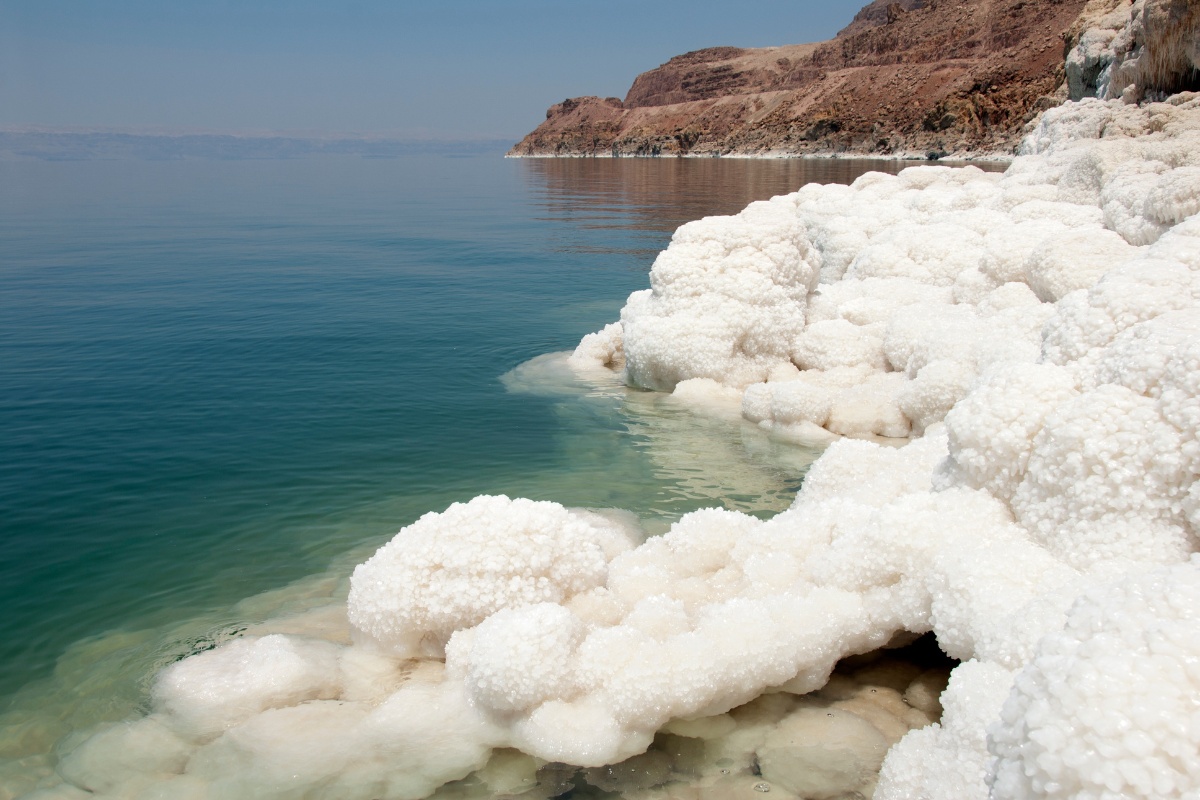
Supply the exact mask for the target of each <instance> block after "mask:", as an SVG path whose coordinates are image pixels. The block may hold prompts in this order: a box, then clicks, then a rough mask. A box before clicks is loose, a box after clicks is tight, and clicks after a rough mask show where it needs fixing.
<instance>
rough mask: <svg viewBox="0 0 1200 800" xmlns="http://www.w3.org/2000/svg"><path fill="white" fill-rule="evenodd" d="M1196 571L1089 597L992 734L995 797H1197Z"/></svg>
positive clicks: (1180, 570)
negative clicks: (997, 758) (996, 758)
mask: <svg viewBox="0 0 1200 800" xmlns="http://www.w3.org/2000/svg"><path fill="white" fill-rule="evenodd" d="M1198 609H1200V562H1197V561H1196V560H1195V559H1194V558H1193V559H1192V561H1190V562H1189V563H1184V564H1179V565H1176V566H1173V567H1169V568H1166V569H1161V570H1156V571H1152V572H1148V573H1143V574H1141V575H1136V576H1134V577H1131V578H1129V579H1127V580H1123V581H1119V582H1117V583H1116V584H1113V585H1110V586H1108V587H1105V588H1103V589H1097V590H1095V591H1093V592H1089V593H1087V594H1086V595H1084V596H1083V597H1082V598H1081V599H1080V600H1079V602H1077V603H1076V604H1075V606H1074V608H1072V609H1071V613H1070V615H1069V617H1068V618H1067V623H1066V626H1065V627H1064V628H1063V630H1062V631H1060V632H1057V633H1053V634H1051V635H1049V636H1047V637H1046V638H1045V639H1044V640H1043V641H1042V643H1041V645H1040V646H1039V647H1038V652H1037V655H1036V657H1035V658H1034V659H1033V661H1032V663H1030V664H1029V666H1027V667H1026V668H1025V669H1024V670H1023V671H1022V672H1021V673H1020V674H1019V675H1017V678H1016V684H1015V687H1014V689H1013V691H1012V693H1011V694H1010V695H1009V697H1008V699H1007V701H1006V702H1005V704H1004V709H1003V711H1002V712H1001V714H1000V722H999V724H998V725H996V726H995V727H994V728H993V729H992V740H993V743H992V750H993V752H994V753H995V754H996V755H997V756H999V760H998V763H997V765H996V768H995V770H996V778H995V783H994V787H993V788H994V791H995V793H996V794H997V795H998V796H1001V797H1131V798H1159V797H1186V796H1192V795H1194V793H1195V791H1196V787H1197V786H1198V785H1200V730H1198V729H1197V720H1196V712H1195V699H1196V687H1197V685H1200V669H1198V667H1197V665H1198V664H1200V637H1198V636H1197V635H1196V634H1197V630H1198V629H1200V618H1198V615H1200V612H1198Z"/></svg>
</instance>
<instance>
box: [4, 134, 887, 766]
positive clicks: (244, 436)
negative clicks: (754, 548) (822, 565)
mask: <svg viewBox="0 0 1200 800" xmlns="http://www.w3.org/2000/svg"><path fill="white" fill-rule="evenodd" d="M899 166H900V165H898V164H896V163H894V162H892V163H889V162H877V163H874V164H871V163H870V162H849V161H833V162H829V161H826V162H814V161H776V162H761V161H730V160H721V161H716V160H661V161H659V160H654V161H650V160H624V161H611V160H597V161H593V160H569V161H512V160H504V159H502V158H499V157H498V156H492V157H472V158H448V157H444V158H428V157H423V158H419V157H413V158H398V159H387V160H366V159H357V158H345V159H336V158H329V159H312V160H296V161H240V162H219V161H212V162H187V161H179V162H134V161H120V162H65V163H64V162H57V163H46V162H28V163H2V164H0V452H2V453H3V458H2V459H0V526H2V532H0V553H2V555H0V607H2V608H3V609H4V610H5V613H4V614H3V615H0V701H3V702H4V703H6V704H7V703H9V702H10V700H11V698H12V697H13V695H14V693H15V692H17V691H18V689H20V688H21V687H23V686H26V685H29V684H31V683H32V684H33V685H34V686H37V685H39V684H40V685H43V686H44V687H51V689H52V690H53V691H54V692H57V693H59V694H62V693H63V692H64V691H67V690H66V689H64V688H62V687H63V686H65V685H66V684H68V683H69V684H71V687H72V688H71V689H70V691H72V692H78V693H79V695H80V696H81V697H84V696H86V695H87V694H88V692H89V691H92V693H93V695H97V696H99V695H102V694H104V693H105V692H107V691H109V690H108V689H106V688H104V686H100V687H99V688H95V689H91V690H89V688H88V687H87V686H86V683H87V679H86V676H87V674H88V673H87V664H86V663H84V664H83V666H80V663H79V662H81V661H83V662H86V661H87V660H88V659H90V658H92V657H93V656H92V655H87V653H88V652H89V651H88V650H87V648H86V644H87V642H88V641H89V640H90V641H99V640H100V639H101V638H103V640H104V641H106V642H121V641H125V640H124V639H122V636H124V635H125V634H126V633H128V641H129V642H131V643H132V644H130V645H129V647H131V648H133V649H134V650H136V649H137V647H139V646H143V645H139V644H138V642H142V641H144V639H140V638H139V637H138V635H136V632H138V631H146V630H153V629H160V630H168V629H172V628H173V627H174V626H178V625H181V624H183V623H184V622H185V621H186V620H189V619H226V620H228V621H229V623H230V624H236V623H237V622H238V621H239V620H238V619H236V616H237V615H236V614H233V613H231V612H230V609H231V608H232V607H233V606H234V604H235V603H236V602H237V601H239V600H241V599H243V598H247V597H250V596H252V595H256V594H259V593H262V592H266V591H269V590H272V589H276V588H279V587H283V586H285V585H287V584H288V583H289V582H292V581H296V580H297V579H300V578H302V577H303V576H305V575H310V574H313V573H318V572H321V571H323V570H326V569H328V567H329V565H330V563H331V562H332V561H334V560H337V559H339V558H341V559H343V560H344V559H345V558H346V556H345V554H347V553H359V552H369V550H370V548H373V547H375V546H377V545H379V544H380V543H382V542H383V541H385V540H386V539H387V538H388V537H390V536H391V535H392V534H394V533H395V531H397V530H398V529H399V528H401V527H403V526H404V525H406V524H408V523H409V522H411V521H412V520H413V519H415V518H416V517H417V516H419V515H420V514H422V513H424V512H426V511H429V510H440V509H443V508H445V507H446V506H447V505H449V504H450V503H451V502H454V501H458V500H466V499H468V498H470V497H472V496H474V495H476V494H480V493H492V494H495V493H507V494H510V495H522V496H528V497H533V498H537V499H552V500H557V501H559V502H562V503H564V504H567V505H580V506H590V507H610V506H611V507H619V508H626V509H630V510H632V511H634V512H636V513H638V514H639V515H642V516H643V517H644V518H646V519H647V520H648V521H649V522H648V524H649V526H650V527H651V528H653V524H654V521H655V520H658V521H666V520H670V519H673V518H675V517H677V516H678V515H679V514H681V513H684V512H686V511H688V510H690V509H693V508H697V507H700V506H705V505H712V504H713V503H717V502H724V503H725V504H727V505H730V506H732V507H738V508H744V509H746V510H749V511H752V512H756V513H769V512H771V511H775V510H779V509H781V508H783V507H786V505H787V503H788V501H789V499H790V496H791V494H792V493H794V491H795V489H796V488H797V487H798V486H799V483H800V480H801V479H802V475H803V470H804V466H805V465H806V464H807V463H808V462H809V461H810V460H811V458H812V455H813V454H811V453H806V452H803V451H798V450H796V449H794V448H790V447H788V446H786V445H782V444H780V443H777V442H772V441H770V440H768V439H766V438H765V437H763V436H761V435H760V434H758V433H757V432H756V431H755V429H753V428H752V427H750V426H747V425H743V424H739V423H737V422H732V421H727V422H721V421H716V420H699V419H698V418H696V417H694V416H693V415H691V414H688V413H687V412H685V411H682V410H680V409H678V408H675V407H673V406H671V405H670V404H669V403H668V402H664V398H662V397H660V396H657V395H651V394H648V393H641V392H631V391H626V390H623V389H621V388H620V387H616V386H609V387H606V388H605V387H600V388H597V387H589V386H585V385H582V384H576V385H571V384H570V382H569V381H567V382H566V383H562V382H561V381H560V382H559V383H557V384H554V385H552V386H546V385H540V384H539V383H538V382H537V381H533V382H532V383H531V382H530V381H529V380H528V379H527V375H526V373H520V374H519V375H518V378H519V379H516V380H514V379H511V378H510V379H509V380H507V381H502V380H501V378H502V376H504V375H505V374H506V373H508V372H509V371H510V370H512V369H513V368H514V367H517V366H518V365H521V364H523V363H524V362H527V361H528V360H530V359H531V358H534V357H535V356H538V355H540V354H544V353H550V352H554V351H562V350H569V349H571V348H573V347H574V345H575V344H576V343H577V342H578V340H579V338H580V337H581V336H582V335H583V334H585V333H588V332H590V331H593V330H596V329H598V328H600V327H602V326H603V325H604V324H605V323H607V322H609V321H611V320H613V319H616V317H617V315H618V312H619V309H620V307H621V305H622V303H623V301H624V299H625V297H626V296H627V295H628V293H629V292H630V291H633V290H636V289H640V288H644V287H645V286H646V285H647V283H646V272H647V270H648V268H649V266H650V263H651V262H652V260H653V257H654V255H655V253H656V252H657V251H658V250H660V249H662V248H663V247H665V246H666V244H667V242H668V240H669V237H670V233H671V231H673V230H674V228H675V227H677V226H678V225H679V224H681V223H682V222H684V221H687V220H689V219H694V218H697V217H700V216H704V215H707V214H714V213H733V212H736V211H737V210H739V209H741V208H742V207H743V206H745V205H746V203H748V202H749V201H751V200H754V199H757V198H765V197H770V196H771V195H774V194H779V193H782V192H786V191H791V190H794V189H796V188H798V187H799V186H801V185H802V184H804V183H807V182H809V181H812V180H820V181H823V182H824V181H834V180H837V181H848V180H850V179H852V178H853V177H854V176H856V175H857V174H859V173H861V172H862V171H864V170H865V169H866V168H868V167H871V168H876V169H886V170H889V171H895V169H897V168H898V167H899ZM534 372H536V371H534ZM551 383H553V381H551ZM81 643H82V645H81ZM114 646H115V645H114ZM81 647H83V649H82V650H81V649H80V648H81ZM105 647H109V645H105ZM110 649H111V648H110ZM64 653H67V654H71V653H74V655H73V656H71V655H69V656H68V658H67V660H68V661H71V662H72V664H71V666H70V669H69V670H68V667H67V666H66V665H65V662H64V663H59V667H58V669H59V673H60V675H59V681H60V683H59V684H57V685H58V686H59V688H57V689H53V687H54V686H55V685H56V684H54V683H53V677H52V673H53V671H54V669H55V665H56V662H59V660H60V659H62V658H63V657H64ZM80 653H83V654H84V655H80ZM134 661H135V662H137V659H134ZM137 663H142V662H137ZM68 672H70V675H71V678H70V680H69V681H68V680H67V679H66V678H64V677H63V676H64V675H66V674H67V673H68ZM79 676H84V677H82V678H81V677H79ZM131 680H132V678H131ZM81 684H82V685H81ZM29 691H30V689H28V688H27V689H26V690H25V692H26V693H28V692H29ZM43 696H44V693H43ZM18 697H19V695H18ZM39 702H41V701H39ZM80 702H82V701H80ZM113 702H114V706H113V708H114V709H117V706H119V703H116V702H115V701H113ZM2 707H3V706H0V708H2ZM119 710H120V709H117V711H119ZM117 711H114V712H113V713H117ZM55 713H57V714H60V716H61V715H65V714H66V712H55ZM103 715H104V712H103V711H101V712H98V716H100V717H102V716H103ZM10 738H11V737H10ZM17 750H18V751H19V750H20V748H17Z"/></svg>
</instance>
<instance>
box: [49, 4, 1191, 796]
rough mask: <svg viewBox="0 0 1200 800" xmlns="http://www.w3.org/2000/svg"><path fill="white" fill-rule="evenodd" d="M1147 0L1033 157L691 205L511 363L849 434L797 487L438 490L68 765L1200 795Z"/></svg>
mask: <svg viewBox="0 0 1200 800" xmlns="http://www.w3.org/2000/svg"><path fill="white" fill-rule="evenodd" d="M1160 5H1161V4H1160ZM1155 6H1156V4H1155V2H1154V0H1149V1H1148V2H1143V0H1138V2H1136V3H1135V4H1134V5H1133V10H1132V12H1125V11H1124V10H1123V13H1125V14H1129V13H1131V16H1128V17H1126V19H1127V20H1128V21H1127V22H1126V23H1125V26H1126V27H1125V28H1122V29H1120V30H1116V31H1115V33H1114V35H1113V36H1110V37H1109V38H1108V39H1107V40H1106V41H1107V42H1108V43H1109V44H1110V45H1112V58H1113V59H1115V60H1114V61H1113V63H1112V64H1111V65H1110V66H1111V67H1112V69H1111V70H1110V71H1109V73H1108V74H1109V75H1111V76H1115V77H1121V76H1127V77H1131V80H1130V83H1129V84H1128V85H1126V86H1124V87H1122V86H1121V85H1120V84H1119V83H1118V84H1116V91H1109V89H1111V88H1112V86H1111V85H1109V87H1108V88H1106V90H1105V91H1106V93H1107V94H1112V95H1115V96H1121V97H1123V99H1113V100H1107V101H1106V100H1102V99H1089V100H1084V101H1082V102H1078V103H1067V104H1065V105H1063V106H1061V107H1059V108H1055V109H1051V110H1049V111H1047V112H1045V113H1044V115H1043V116H1042V117H1041V119H1040V121H1039V122H1038V124H1037V125H1036V127H1035V128H1034V129H1033V130H1032V131H1031V133H1030V134H1029V135H1028V136H1027V137H1026V139H1025V141H1024V143H1023V144H1022V147H1021V151H1020V154H1019V156H1018V157H1017V158H1016V159H1015V160H1014V162H1013V164H1012V165H1011V167H1010V168H1009V169H1008V170H1007V171H1006V172H1005V173H1004V174H1003V175H990V174H987V173H984V172H983V171H981V170H978V169H975V168H971V167H967V168H962V169H953V168H949V167H937V166H924V167H916V168H911V169H908V170H905V171H904V172H902V173H901V174H899V175H898V176H890V175H884V174H880V173H869V174H867V175H865V176H863V177H862V178H859V179H858V180H856V181H855V182H854V183H853V184H852V185H850V186H838V185H819V184H810V185H808V186H805V187H804V188H802V189H801V190H800V191H798V192H795V193H793V194H790V195H784V196H780V197H776V198H773V199H772V200H770V201H763V202H757V203H753V204H751V205H750V206H749V207H747V208H746V209H745V210H744V211H742V212H741V213H739V214H737V215H736V216H731V217H711V218H707V219H703V220H699V221H696V222H692V223H689V224H687V225H684V226H683V227H681V228H680V229H679V230H678V231H677V232H676V233H675V235H674V237H673V238H672V241H671V245H670V247H668V249H667V250H665V251H663V252H662V253H661V254H660V255H659V256H658V258H657V259H656V261H655V264H654V267H653V269H652V271H651V276H650V284H651V288H650V289H647V290H643V291H638V292H635V293H634V294H632V295H631V296H630V298H629V300H628V301H627V303H626V305H625V307H624V309H623V310H622V313H621V319H620V321H619V322H614V323H612V324H610V325H608V326H607V327H605V328H604V329H602V330H600V331H598V332H596V333H595V334H591V335H589V336H587V337H585V338H584V339H583V341H582V342H580V345H579V347H578V348H577V349H576V350H575V352H574V354H573V355H572V356H570V357H569V358H566V359H563V358H560V359H557V360H553V361H551V360H546V361H542V362H539V363H538V364H537V366H536V369H535V368H534V366H532V365H531V366H530V367H529V370H530V372H531V373H532V374H527V375H525V376H524V377H523V378H522V379H521V380H523V381H526V382H532V383H538V382H539V380H540V381H541V382H543V383H548V384H552V383H553V382H554V380H555V378H554V377H553V376H554V374H555V372H556V370H557V371H558V372H559V373H560V374H561V373H563V372H565V373H567V374H568V375H570V376H575V377H576V378H578V379H581V380H584V381H590V382H592V383H593V385H595V386H596V387H597V390H598V391H600V390H603V387H606V386H609V387H611V386H612V385H613V382H614V381H616V380H624V381H626V382H629V383H631V384H634V385H635V386H640V387H644V388H647V389H653V390H656V391H658V392H661V393H667V392H669V393H670V397H671V398H673V400H674V402H676V403H679V404H685V405H688V406H690V407H691V408H693V409H695V413H696V414H697V416H698V417H702V416H705V415H707V416H717V415H722V414H735V415H740V416H741V417H742V418H744V419H746V420H748V421H750V422H753V423H754V424H756V425H757V426H758V427H759V428H760V429H762V430H764V431H769V432H771V433H772V434H773V435H775V436H779V437H785V438H789V439H792V440H798V441H804V442H828V443H829V444H828V447H827V449H826V450H825V451H824V453H823V454H822V455H821V457H820V458H819V459H818V460H817V461H816V462H815V463H814V464H813V465H812V467H811V469H810V471H809V473H808V475H807V477H806V479H805V481H804V484H803V486H802V487H801V489H800V491H799V492H798V494H797V495H796V498H795V500H794V502H792V504H791V505H790V507H789V508H788V509H787V510H785V511H782V512H781V513H779V514H777V515H775V516H773V517H770V518H769V519H765V520H764V519H760V518H757V517H754V516H751V515H748V514H745V513H741V512H739V511H736V510H732V509H729V508H709V509H702V510H699V511H695V512H693V513H690V514H687V515H685V516H684V517H683V518H681V519H680V520H679V521H678V522H676V523H674V524H673V525H672V526H671V527H670V529H669V530H668V531H666V532H665V533H663V534H662V535H660V536H654V537H650V538H645V537H644V531H641V530H640V529H639V528H638V526H637V525H636V524H634V522H633V521H632V520H630V519H629V517H628V516H626V515H622V514H620V513H617V512H596V511H586V510H581V509H569V508H566V507H564V506H562V505H559V504H557V503H553V502H547V501H533V500H527V499H519V498H517V499H511V498H509V497H504V496H480V497H476V498H475V499H473V500H471V501H469V502H464V503H455V504H453V505H451V506H450V507H449V508H447V509H445V510H442V511H436V512H430V513H429V514H427V515H425V516H423V517H422V518H421V519H419V520H418V521H417V522H415V523H413V524H412V525H410V526H409V527H407V528H406V529H405V530H403V531H401V533H400V534H398V535H397V536H396V537H395V538H394V539H393V540H392V541H391V542H389V543H388V544H386V545H385V546H384V547H382V548H380V549H379V550H378V551H377V552H376V553H375V554H374V555H373V556H371V557H370V558H369V559H367V560H366V561H364V562H363V563H361V564H360V565H359V566H357V567H356V568H355V569H354V571H353V575H352V577H351V578H350V586H349V593H348V600H347V602H346V604H345V605H344V606H341V605H340V604H333V605H330V604H322V603H314V606H313V608H312V609H311V610H309V611H308V612H306V613H303V614H299V615H293V616H290V617H288V618H286V619H283V620H278V621H276V622H273V623H272V624H270V625H264V626H262V627H261V628H260V629H256V630H247V631H244V632H243V634H244V635H242V636H241V637H240V638H237V639H235V640H233V641H230V642H227V643H224V644H221V645H220V646H218V647H215V648H213V649H211V650H208V651H206V652H202V653H199V654H197V655H193V656H191V657H189V658H185V659H183V660H181V661H179V662H177V663H175V664H173V665H171V666H169V667H167V668H166V669H165V670H163V672H162V673H161V674H160V675H159V676H158V677H157V678H156V680H155V681H154V684H153V687H152V689H151V692H150V694H151V702H150V704H149V707H148V708H147V713H146V714H145V715H143V716H141V717H139V718H137V719H135V720H132V721H129V722H126V723H121V724H117V725H112V726H109V727H107V728H104V729H102V730H100V731H98V732H96V733H94V734H93V735H91V736H90V737H86V738H82V737H81V738H79V739H77V740H75V741H72V742H70V743H69V746H66V747H64V750H63V757H62V760H61V762H60V765H59V773H60V774H61V775H62V776H63V777H64V778H65V779H66V780H67V781H68V783H63V784H61V785H60V786H59V787H57V788H54V789H49V790H47V791H48V794H44V795H43V796H58V797H81V796H88V795H89V793H90V794H92V795H95V794H99V795H101V796H104V795H109V796H114V797H121V796H144V797H154V796H168V797H299V796H308V797H338V798H364V799H365V798H378V797H389V798H421V797H428V796H438V797H472V796H495V795H506V796H513V795H516V796H522V797H530V798H534V797H551V796H557V795H559V794H562V793H563V792H565V791H568V790H569V789H568V786H569V785H570V783H571V781H570V777H569V776H570V774H571V773H572V772H573V768H574V767H582V768H585V769H587V770H588V771H589V772H588V774H589V775H592V776H593V779H594V782H593V783H592V787H593V788H592V789H585V790H583V791H584V793H585V795H586V793H588V792H593V791H594V793H595V794H597V795H600V796H603V793H604V792H610V793H612V792H619V793H620V796H623V797H635V798H666V797H738V796H745V797H751V796H762V794H763V793H767V792H769V796H770V797H780V796H782V797H785V798H800V797H805V798H834V797H847V796H855V794H857V795H859V796H862V795H868V794H874V796H875V797H881V798H909V797H913V798H916V797H937V798H967V797H987V796H989V795H991V796H995V797H1087V798H1102V797H1146V798H1150V797H1194V796H1196V794H1197V792H1200V727H1198V725H1200V712H1198V711H1197V703H1198V702H1200V699H1198V698H1200V618H1198V614H1200V611H1198V610H1197V609H1200V557H1198V556H1197V555H1196V551H1197V550H1198V549H1200V482H1198V481H1197V478H1198V477H1200V444H1198V439H1197V432H1198V431H1200V306H1198V303H1200V279H1197V277H1196V276H1197V275H1200V95H1197V94H1193V93H1180V94H1174V95H1170V96H1166V97H1164V98H1162V99H1161V100H1160V101H1158V102H1150V101H1149V100H1148V98H1145V97H1142V96H1141V95H1143V93H1144V92H1145V91H1147V89H1148V88H1153V87H1152V86H1151V87H1147V86H1143V85H1142V84H1140V83H1139V81H1140V80H1142V77H1144V76H1145V75H1147V74H1150V73H1153V72H1154V70H1150V71H1149V72H1147V71H1144V70H1142V71H1139V68H1138V64H1137V63H1133V62H1137V61H1138V59H1139V58H1142V57H1144V56H1145V53H1143V52H1140V51H1139V48H1140V47H1141V46H1142V44H1141V43H1144V42H1146V41H1147V39H1146V38H1145V36H1144V35H1143V34H1144V33H1145V31H1143V30H1140V29H1138V28H1137V26H1138V25H1139V24H1143V23H1144V22H1145V19H1147V18H1150V17H1151V12H1152V11H1153V10H1154V8H1155ZM1130 31H1137V32H1138V35H1137V36H1134V35H1133V34H1132V33H1130ZM1122 36H1124V37H1125V38H1124V39H1122V38H1121V37H1122ZM1122 48H1124V49H1123V50H1122ZM1197 52H1200V49H1198V50H1197ZM1191 57H1192V58H1193V59H1194V58H1195V56H1194V55H1193V56H1191ZM1121 59H1125V60H1124V61H1122V60H1121ZM1147 60H1148V59H1147ZM1139 76H1142V77H1139ZM1137 100H1146V102H1142V103H1140V104H1138V103H1135V102H1133V101H1137ZM539 376H540V377H539ZM513 380H517V378H516V377H514V378H513ZM558 380H560V381H565V380H567V378H559V379H558ZM838 437H842V438H838ZM872 437H888V438H901V437H908V438H909V439H910V441H909V442H908V443H907V444H905V445H904V446H902V447H891V446H886V445H883V444H879V443H877V442H875V441H872V440H871V439H872ZM923 634H932V635H933V636H934V637H935V638H936V642H937V645H938V647H939V648H940V649H941V651H943V652H944V653H945V654H946V655H948V656H949V657H951V658H953V659H954V660H955V661H956V662H957V666H954V668H953V670H952V671H951V672H950V674H949V678H948V683H947V684H946V686H945V689H944V691H941V692H940V696H939V697H938V698H937V703H936V704H935V703H934V695H935V694H937V692H938V690H939V689H940V688H941V686H940V683H939V681H938V669H939V667H938V666H937V665H931V666H930V668H929V669H928V670H924V671H922V670H921V669H917V670H915V671H914V670H913V669H911V668H909V669H907V671H906V670H905V669H904V668H892V667H890V666H889V665H887V664H886V663H885V664H883V665H882V666H879V662H874V664H875V665H876V668H875V669H874V671H872V666H873V665H872V663H863V662H854V661H850V662H846V659H847V658H848V657H855V656H858V655H862V654H868V653H872V652H875V651H878V650H879V649H880V648H884V647H886V646H888V645H898V644H902V643H905V642H911V641H912V640H913V638H914V637H917V636H921V635H923ZM924 641H925V642H928V639H926V640H924ZM839 661H841V662H843V668H842V670H841V671H839V672H838V673H834V672H833V671H834V668H835V667H836V666H837V664H838V663H839ZM848 665H849V666H848ZM935 718H936V720H937V721H936V722H933V720H934V719H935ZM815 732H816V735H814V734H815ZM129 754H136V756H132V757H131V756H130V755H129ZM114 762H117V763H120V765H121V769H120V770H119V771H117V772H114V771H113V770H112V768H111V767H112V764H113V763H114ZM564 765H566V766H564ZM564 775H565V776H567V777H563V776H564ZM556 776H558V777H559V778H562V780H556ZM80 787H87V789H88V790H89V791H86V792H85V791H84V790H83V789H82V788H80Z"/></svg>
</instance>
